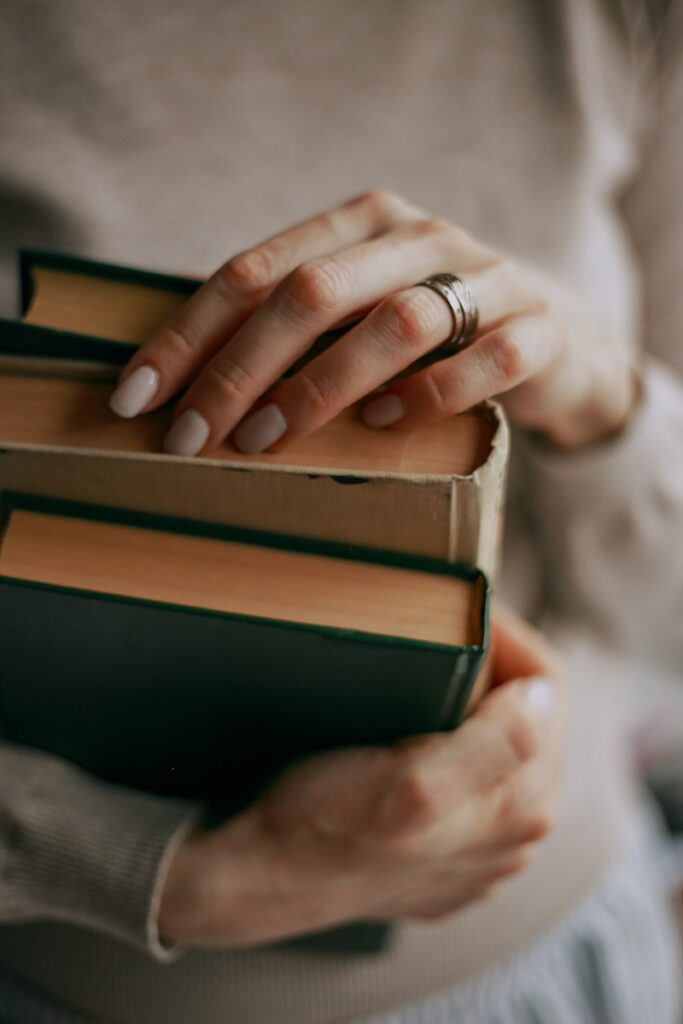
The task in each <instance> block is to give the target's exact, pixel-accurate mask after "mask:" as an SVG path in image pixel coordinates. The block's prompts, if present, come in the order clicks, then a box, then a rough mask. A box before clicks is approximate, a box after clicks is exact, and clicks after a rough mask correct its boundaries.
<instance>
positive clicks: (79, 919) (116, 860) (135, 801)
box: [0, 744, 201, 961]
mask: <svg viewBox="0 0 683 1024" xmlns="http://www.w3.org/2000/svg"><path fill="white" fill-rule="evenodd" d="M200 814H201V805H199V804H193V803H191V802H188V801H183V800H171V799H166V798H162V797H156V796H152V795H148V794H145V793H140V792H137V791H136V790H131V789H126V788H123V787H117V786H113V785H109V784H107V783H104V782H101V781H98V780H96V779H94V778H92V777H91V776H89V775H86V774H85V773H84V772H82V771H80V770H79V769H77V768H75V767H74V766H73V765H71V764H69V763H67V762H65V761H63V760H61V759H59V758H55V757H52V756H50V755H46V754H43V753H39V752H37V751H34V750H30V749H28V748H23V747H20V746H16V745H11V744H2V745H0V920H3V921H7V922H8V923H9V922H19V921H22V920H23V921H28V920H41V919H42V920H46V919H53V920H60V921H66V922H72V923H74V924H79V925H82V926H83V925H84V926H86V927H91V928H95V929H97V930H99V931H103V932H105V933H108V934H110V935H113V936H116V937H118V938H121V939H123V940H125V941H127V942H129V943H131V944H132V945H135V946H137V947H138V948H141V949H143V950H145V951H146V952H147V953H149V954H150V955H151V956H152V957H154V958H155V959H156V960H159V961H167V960H172V959H174V958H175V957H176V956H177V955H178V950H176V949H174V948H172V947H166V946H165V945H164V944H163V943H162V942H161V940H160V937H159V934H158V930H157V915H158V910H159V903H160V900H161V894H162V891H163V885H164V881H165V876H166V872H167V870H168V867H169V865H170V862H171V859H172V857H173V853H174V851H175V849H176V847H177V846H178V844H179V843H180V842H181V840H182V838H183V837H184V835H185V834H186V833H187V832H188V831H189V829H190V828H191V827H192V826H193V824H194V823H195V822H196V821H197V820H198V818H199V816H200Z"/></svg>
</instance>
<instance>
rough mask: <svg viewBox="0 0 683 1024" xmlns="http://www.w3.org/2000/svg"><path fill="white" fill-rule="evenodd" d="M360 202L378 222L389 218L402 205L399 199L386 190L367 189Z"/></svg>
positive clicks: (393, 193)
mask: <svg viewBox="0 0 683 1024" xmlns="http://www.w3.org/2000/svg"><path fill="white" fill-rule="evenodd" d="M360 201H361V202H362V203H363V204H364V205H366V206H368V207H370V209H371V210H372V212H373V213H374V214H375V215H376V217H377V219H378V220H379V221H384V220H387V219H388V218H390V217H391V216H392V215H393V214H394V213H395V211H396V210H397V209H398V208H399V207H400V206H401V204H402V200H401V198H400V197H399V196H398V195H397V194H396V193H395V192H392V191H391V190H390V189H386V188H372V189H369V190H368V191H367V192H364V193H363V195H362V196H361V197H360Z"/></svg>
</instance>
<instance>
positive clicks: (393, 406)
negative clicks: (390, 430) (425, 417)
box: [361, 395, 406, 429]
mask: <svg viewBox="0 0 683 1024" xmlns="http://www.w3.org/2000/svg"><path fill="white" fill-rule="evenodd" d="M405 413H406V410H405V407H404V405H403V402H402V401H401V399H400V398H399V397H398V395H382V396H381V397H380V398H375V399H374V401H372V402H368V404H367V405H366V406H365V407H364V409H363V411H362V413H361V416H362V419H363V423H364V424H365V426H366V427H373V429H378V428H379V427H390V426H391V424H392V423H398V421H399V420H400V419H403V417H404V416H405Z"/></svg>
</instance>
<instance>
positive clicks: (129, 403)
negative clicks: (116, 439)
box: [109, 366, 159, 420]
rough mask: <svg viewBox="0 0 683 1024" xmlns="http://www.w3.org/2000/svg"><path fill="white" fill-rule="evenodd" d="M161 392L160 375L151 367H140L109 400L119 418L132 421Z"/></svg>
mask: <svg viewBox="0 0 683 1024" xmlns="http://www.w3.org/2000/svg"><path fill="white" fill-rule="evenodd" d="M158 390H159V373H158V371H157V370H154V369H152V367H151V366H138V368H137V370H133V372H132V373H131V375H130V377H126V379H125V380H123V381H121V383H120V384H119V386H118V387H117V388H116V390H115V391H114V393H113V395H112V396H111V398H110V399H109V408H110V409H111V410H112V411H113V412H115V413H116V415H117V416H123V418H124V419H126V420H130V419H132V418H133V416H137V415H138V413H140V412H142V410H143V409H144V408H145V406H146V405H148V403H149V402H151V401H152V399H153V398H154V396H155V395H156V393H157V391H158Z"/></svg>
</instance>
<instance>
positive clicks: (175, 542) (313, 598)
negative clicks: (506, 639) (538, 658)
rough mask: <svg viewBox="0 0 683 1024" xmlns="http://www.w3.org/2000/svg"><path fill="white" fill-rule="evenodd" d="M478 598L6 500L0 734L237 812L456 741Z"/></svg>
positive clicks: (369, 564)
mask: <svg viewBox="0 0 683 1024" xmlns="http://www.w3.org/2000/svg"><path fill="white" fill-rule="evenodd" d="M487 599H488V598H487V584H486V579H485V577H484V575H483V574H482V573H481V572H480V571H479V570H477V569H470V568H465V567H462V566H455V565H450V564H448V563H444V562H440V561H435V560H432V559H425V558H417V557H415V556H405V555H404V556H400V555H393V554H392V555H390V554H387V553H380V552H376V551H370V550H368V549H349V548H348V546H340V545H334V544H329V543H322V542H313V541H308V542H305V541H302V540H297V539H295V538H291V537H286V536H283V535H281V534H278V535H265V534H262V533H258V532H255V531H244V530H235V529H229V528H226V527H223V526H215V525H209V524H206V523H197V522H189V521H186V520H161V519H159V518H158V517H150V516H145V515H140V514H131V513H121V512H119V511H116V510H112V509H102V508H92V507H90V506H84V505H74V504H71V503H64V502H54V501H45V500H40V499H39V500H36V499H34V498H30V497H29V498H27V497H25V496H13V497H12V498H6V499H5V502H4V528H3V532H2V538H1V546H0V650H1V651H2V669H3V671H2V677H1V678H2V681H1V682H0V731H1V733H2V735H3V736H4V737H5V738H6V739H10V740H12V741H13V742H16V743H23V744H27V745H31V746H36V747H39V748H41V749H44V750H48V751H52V752H54V753H56V754H59V755H60V756H62V757H65V758H67V759H69V760H70V761H73V762H75V763H77V764H79V765H81V766H82V767H83V768H85V769H87V770H88V771H91V772H93V773H94V774H96V775H98V776H100V777H102V778H105V779H109V780H110V781H112V782H115V783H118V784H125V785H129V786H135V787H137V788H142V789H146V790H149V791H153V792H156V793H162V794H167V795H174V796H184V797H196V798H206V797H213V798H220V801H221V803H222V804H224V805H225V806H226V807H227V809H229V810H235V809H236V808H237V807H238V806H239V805H240V804H241V803H242V802H244V801H245V800H249V799H251V798H252V797H253V796H254V794H255V792H256V791H257V790H258V788H259V786H261V785H262V784H263V783H264V781H266V780H267V779H268V777H269V776H270V775H272V773H273V772H275V771H277V769H278V768H281V767H282V765H283V764H285V763H286V762H287V761H289V760H291V759H292V758H294V757H299V756H303V755H306V754H311V753H314V752H316V751H321V750H325V749H329V748H332V747H338V746H340V745H341V746H343V745H350V744H351V745H358V744H360V745H364V744H375V743H390V742H392V741H395V740H398V739H400V738H401V737H404V736H407V735H413V734H418V733H423V732H431V731H435V730H441V729H450V728H453V727H454V726H455V725H457V724H458V723H459V722H460V720H461V719H462V717H463V715H464V714H465V712H466V709H467V707H468V705H469V703H470V702H471V701H472V700H473V699H474V697H475V694H474V689H475V680H476V678H477V675H478V673H479V670H480V668H481V663H482V659H483V657H484V652H485V648H486V642H487V635H486V629H487V624H486V623H487Z"/></svg>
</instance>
